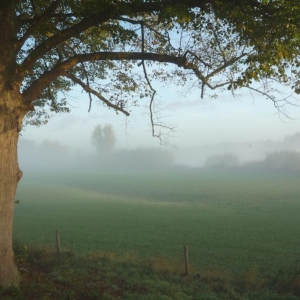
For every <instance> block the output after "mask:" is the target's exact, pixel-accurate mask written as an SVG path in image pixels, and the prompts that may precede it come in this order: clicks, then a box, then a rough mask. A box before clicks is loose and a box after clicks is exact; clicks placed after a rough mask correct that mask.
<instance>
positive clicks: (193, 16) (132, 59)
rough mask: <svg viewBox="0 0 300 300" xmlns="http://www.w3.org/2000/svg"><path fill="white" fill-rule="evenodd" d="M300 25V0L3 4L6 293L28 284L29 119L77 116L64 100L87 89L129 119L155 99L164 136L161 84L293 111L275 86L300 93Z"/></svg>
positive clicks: (2, 262) (0, 198) (0, 63)
mask: <svg viewBox="0 0 300 300" xmlns="http://www.w3.org/2000/svg"><path fill="white" fill-rule="evenodd" d="M299 18H300V6H299V4H298V1H297V0H285V1H283V0H272V1H271V0H270V1H269V0H240V1H236V0H230V1H228V0H218V1H214V0H185V1H182V0H149V1H148V0H10V1H7V0H0V45H1V47H0V145H1V151H0V241H1V244H0V285H3V286H9V285H12V284H15V285H17V284H18V280H19V275H18V271H17V268H16V266H15V264H14V261H13V251H12V224H13V211H14V197H15V192H16V188H17V184H18V181H19V180H20V179H21V177H22V172H21V171H20V170H19V167H18V160H17V142H18V137H19V132H20V131H21V129H22V124H23V121H24V118H25V116H26V120H27V123H30V124H35V125H40V124H42V123H46V122H47V119H48V118H49V116H50V115H51V113H53V112H66V111H68V106H67V104H68V103H67V101H66V97H65V96H64V95H65V93H67V92H68V91H70V90H71V89H72V88H73V86H75V85H77V86H80V87H81V88H82V89H83V90H84V91H85V92H87V95H88V98H89V100H90V105H89V110H90V108H91V105H92V101H93V99H98V100H99V101H100V103H102V104H103V106H105V107H108V108H110V109H113V110H115V111H116V112H121V113H123V114H125V115H129V113H130V109H131V107H133V106H135V105H137V103H138V101H137V99H138V98H145V97H148V99H149V104H148V108H149V115H150V123H151V125H152V134H153V136H158V137H160V138H162V135H163V133H164V132H163V129H164V128H165V129H168V127H166V126H165V125H164V124H162V123H161V122H160V120H159V119H157V113H159V111H156V109H155V105H154V103H155V102H154V100H155V95H156V90H155V86H154V84H153V79H159V80H160V81H161V82H164V81H165V82H167V81H169V80H173V82H175V83H177V84H179V85H183V86H185V87H189V88H194V87H199V89H200V94H201V97H203V96H204V95H205V93H207V92H208V91H209V90H216V89H219V90H222V89H226V88H227V89H228V90H231V91H232V92H233V93H234V92H235V90H236V89H238V88H248V89H250V90H252V91H256V92H258V93H261V94H263V95H265V96H266V97H267V98H268V99H270V100H271V101H273V102H274V104H275V106H276V107H277V108H278V109H279V110H281V111H282V112H283V113H285V110H284V106H283V104H285V103H286V101H287V99H277V98H275V94H274V89H272V88H273V87H274V86H272V85H270V84H271V83H272V82H274V81H276V82H277V83H281V84H282V85H289V86H290V87H291V88H292V89H294V90H295V91H296V92H300V87H299V81H298V80H297V76H298V72H299V71H298V67H299V66H300V62H299V59H298V53H299V32H300V29H299V28H300V26H299ZM166 65H173V66H175V68H171V67H168V68H166ZM257 83H259V84H257ZM261 88H262V89H261ZM61 95H62V96H61ZM280 101H283V102H280ZM169 129H170V130H172V128H169Z"/></svg>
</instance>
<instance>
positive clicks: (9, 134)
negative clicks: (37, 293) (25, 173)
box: [0, 106, 24, 287]
mask: <svg viewBox="0 0 300 300" xmlns="http://www.w3.org/2000/svg"><path fill="white" fill-rule="evenodd" d="M23 116H24V114H20V113H18V110H16V109H13V110H8V109H6V108H4V107H3V106H2V107H1V106H0V286H3V287H9V286H12V285H14V286H18V284H19V281H20V279H21V277H20V275H19V272H18V269H17V267H16V264H15V262H14V255H13V249H12V231H13V215H14V204H15V194H16V189H17V185H18V182H19V180H20V179H21V177H22V172H21V171H20V169H19V165H18V157H17V143H18V137H19V131H20V128H21V122H22V119H23Z"/></svg>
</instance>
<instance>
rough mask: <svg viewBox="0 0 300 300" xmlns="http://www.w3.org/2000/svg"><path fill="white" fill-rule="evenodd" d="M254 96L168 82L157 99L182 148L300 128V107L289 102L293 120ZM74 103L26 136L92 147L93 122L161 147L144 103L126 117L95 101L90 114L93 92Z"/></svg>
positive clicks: (120, 141) (121, 140) (128, 139)
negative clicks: (203, 91)
mask: <svg viewBox="0 0 300 300" xmlns="http://www.w3.org/2000/svg"><path fill="white" fill-rule="evenodd" d="M156 85H157V83H156ZM254 97H255V98H253V97H252V96H251V95H250V93H248V92H247V91H242V95H241V96H240V97H238V98H234V97H233V96H232V95H231V93H230V92H224V93H220V94H219V96H218V98H216V99H213V98H209V97H206V98H204V99H200V91H197V92H193V93H191V94H187V95H185V97H183V96H182V95H180V94H178V92H177V91H176V88H174V87H170V88H167V87H165V88H161V89H159V95H158V96H157V98H156V99H157V102H158V103H159V104H160V105H161V106H163V107H164V110H163V111H162V115H163V118H162V121H164V122H165V123H166V124H171V125H174V126H175V127H176V133H175V134H174V137H173V138H171V139H170V143H171V144H172V145H174V146H176V147H177V148H178V149H181V148H185V147H199V146H203V145H207V144H208V145H210V144H219V143H223V142H229V143H243V142H252V141H260V140H266V139H271V140H275V141H276V140H282V138H283V137H284V136H285V135H291V134H294V133H295V132H298V131H300V108H298V107H294V106H289V107H287V109H288V112H289V116H290V118H291V119H287V118H285V117H282V118H280V117H279V116H278V114H277V110H276V109H275V108H274V105H273V103H272V102H271V101H268V100H266V99H265V98H263V97H260V96H258V95H254ZM69 102H70V104H71V105H72V108H71V110H72V111H71V113H68V114H56V115H54V116H53V117H52V119H50V121H49V123H48V124H47V125H44V126H42V127H40V128H36V127H32V126H28V127H27V128H26V129H25V131H24V132H23V133H22V137H23V138H25V139H30V140H34V141H36V142H40V141H43V140H46V139H49V140H57V141H59V142H60V143H62V144H65V145H68V146H69V147H70V148H73V149H81V150H83V151H91V149H92V148H91V133H92V131H93V129H94V127H95V126H96V125H97V124H100V125H105V124H108V123H111V124H113V127H114V130H115V133H116V137H117V147H118V148H137V147H159V146H160V143H159V140H158V139H156V138H153V137H152V136H151V127H150V119H149V115H148V111H147V110H145V109H144V108H143V107H137V108H133V109H132V114H131V116H130V117H128V118H126V117H125V116H124V115H122V114H119V115H116V113H115V112H114V111H113V110H108V109H107V108H105V107H103V106H102V105H98V104H96V103H94V105H93V107H92V110H91V112H90V113H88V112H87V111H88V97H87V94H85V93H84V92H83V93H81V92H79V93H77V94H76V93H72V99H69ZM299 104H300V99H299ZM126 124H127V125H126Z"/></svg>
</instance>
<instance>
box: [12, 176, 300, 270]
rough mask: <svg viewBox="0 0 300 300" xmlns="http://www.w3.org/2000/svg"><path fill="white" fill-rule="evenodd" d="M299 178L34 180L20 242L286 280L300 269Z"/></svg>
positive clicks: (27, 182)
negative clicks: (282, 273)
mask: <svg viewBox="0 0 300 300" xmlns="http://www.w3.org/2000/svg"><path fill="white" fill-rule="evenodd" d="M299 179H300V177H299V176H295V175H293V176H274V175H254V174H252V175H249V174H248V175H245V174H237V173H235V174H232V175H230V176H229V175H228V174H221V173H218V174H216V173H200V172H197V171H192V170H190V171H181V172H179V171H177V172H173V173H170V172H169V173H168V172H160V173H126V174H125V173H124V174H122V173H115V174H114V173H106V174H86V175H83V174H81V175H79V174H64V175H60V176H59V177H57V176H54V175H53V176H50V175H49V176H48V177H45V176H43V177H41V176H40V177H36V178H34V177H32V178H30V177H28V178H26V177H25V178H24V180H22V182H21V183H20V186H19V189H18V195H17V199H20V204H18V205H16V211H15V224H14V237H15V238H16V239H18V240H20V241H22V243H26V244H32V243H39V244H48V245H50V246H51V247H53V249H54V231H55V230H56V229H58V230H59V231H60V235H61V244H62V247H64V248H65V249H67V248H68V249H70V248H72V249H73V250H74V251H75V253H78V254H85V253H88V252H97V251H109V252H114V253H117V254H124V255H125V254H126V253H127V254H126V255H128V253H130V255H131V256H132V257H139V258H151V257H153V258H156V259H157V258H162V259H163V258H168V259H170V260H174V261H176V262H178V263H181V262H182V263H183V246H184V245H187V246H188V247H189V257H190V263H191V266H192V268H193V270H194V272H198V271H197V270H201V269H208V268H217V269H223V270H231V271H233V272H239V271H247V270H248V271H249V270H256V271H257V272H259V273H262V274H264V273H276V272H278V270H290V269H291V268H295V270H296V269H297V268H298V264H299V266H300V233H299V231H300V217H299V215H300V184H299V182H300V181H299Z"/></svg>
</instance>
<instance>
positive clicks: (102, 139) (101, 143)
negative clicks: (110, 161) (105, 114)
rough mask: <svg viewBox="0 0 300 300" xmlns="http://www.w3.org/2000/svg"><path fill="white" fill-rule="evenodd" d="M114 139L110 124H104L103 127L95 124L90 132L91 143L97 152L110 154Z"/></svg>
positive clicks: (114, 142)
mask: <svg viewBox="0 0 300 300" xmlns="http://www.w3.org/2000/svg"><path fill="white" fill-rule="evenodd" d="M116 141H117V139H116V137H115V133H114V130H113V127H112V125H111V124H106V125H105V126H104V127H103V128H102V127H101V126H100V125H97V126H96V127H95V129H94V131H93V133H92V145H93V146H94V147H95V148H96V150H97V152H98V154H111V153H112V151H113V149H114V146H115V144H116Z"/></svg>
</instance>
